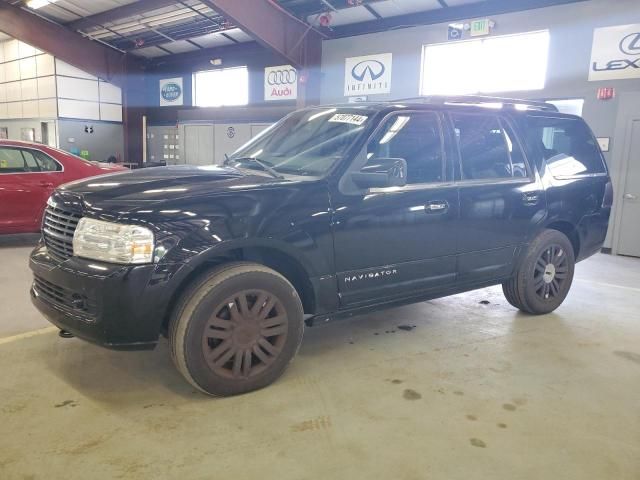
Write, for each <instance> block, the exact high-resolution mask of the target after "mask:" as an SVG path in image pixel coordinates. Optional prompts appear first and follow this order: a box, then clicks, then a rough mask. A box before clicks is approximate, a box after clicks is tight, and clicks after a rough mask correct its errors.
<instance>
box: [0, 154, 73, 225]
mask: <svg viewBox="0 0 640 480" xmlns="http://www.w3.org/2000/svg"><path fill="white" fill-rule="evenodd" d="M51 161H52V162H53V163H52V164H51V163H49V164H46V165H45V164H43V163H39V162H38V160H37V159H36V151H35V150H33V151H32V150H29V149H21V148H16V147H0V205H2V208H0V231H2V232H3V233H20V232H36V231H38V230H39V229H40V219H41V216H42V210H43V208H44V205H45V203H46V201H47V198H48V197H49V195H50V194H51V191H52V190H53V188H54V186H55V185H57V184H58V183H59V180H60V179H58V178H57V177H59V176H60V174H61V170H62V167H61V166H60V165H59V164H58V163H57V162H55V161H53V160H51ZM47 168H49V169H51V168H54V169H55V170H53V171H47ZM56 174H57V176H56Z"/></svg>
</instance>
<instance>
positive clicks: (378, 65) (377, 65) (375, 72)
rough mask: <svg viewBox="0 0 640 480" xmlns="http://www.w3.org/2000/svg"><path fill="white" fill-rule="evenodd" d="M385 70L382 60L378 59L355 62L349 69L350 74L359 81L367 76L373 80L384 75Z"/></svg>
mask: <svg viewBox="0 0 640 480" xmlns="http://www.w3.org/2000/svg"><path fill="white" fill-rule="evenodd" d="M385 70H386V69H385V67H384V64H383V63H382V62H379V61H378V60H365V61H364V62H360V63H358V64H356V66H354V67H353V69H351V76H352V77H353V78H355V79H356V80H358V81H359V82H362V81H363V80H364V79H365V78H366V77H367V76H368V77H369V78H370V79H371V80H372V81H373V80H377V79H378V78H380V77H381V76H382V75H384V72H385Z"/></svg>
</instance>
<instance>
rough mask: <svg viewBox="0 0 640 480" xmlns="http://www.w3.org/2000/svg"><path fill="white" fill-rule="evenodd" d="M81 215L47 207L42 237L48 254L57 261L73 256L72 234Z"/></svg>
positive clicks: (50, 206)
mask: <svg viewBox="0 0 640 480" xmlns="http://www.w3.org/2000/svg"><path fill="white" fill-rule="evenodd" d="M81 217H82V215H80V214H79V213H76V212H71V211H67V210H63V209H62V208H59V207H55V206H52V205H47V208H46V209H45V211H44V220H43V222H42V236H43V238H44V243H45V245H46V246H47V250H48V251H49V254H50V255H51V256H52V257H54V258H57V259H59V260H66V259H67V258H70V257H71V256H72V255H73V233H74V232H75V231H76V227H77V226H78V221H79V220H80V218H81Z"/></svg>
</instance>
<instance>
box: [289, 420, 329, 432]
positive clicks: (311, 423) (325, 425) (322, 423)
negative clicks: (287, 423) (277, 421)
mask: <svg viewBox="0 0 640 480" xmlns="http://www.w3.org/2000/svg"><path fill="white" fill-rule="evenodd" d="M331 427H332V425H331V417H325V416H322V417H317V418H313V419H311V420H305V421H304V422H300V423H296V424H294V425H291V431H292V432H295V433H300V432H310V431H318V430H329V429H330V428H331Z"/></svg>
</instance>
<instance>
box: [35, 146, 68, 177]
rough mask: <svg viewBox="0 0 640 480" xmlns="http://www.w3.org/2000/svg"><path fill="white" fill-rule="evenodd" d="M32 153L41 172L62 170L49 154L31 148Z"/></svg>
mask: <svg viewBox="0 0 640 480" xmlns="http://www.w3.org/2000/svg"><path fill="white" fill-rule="evenodd" d="M32 153H33V155H34V156H35V157H36V162H37V163H38V168H40V171H41V172H58V171H60V170H62V166H61V165H60V164H59V163H58V162H56V161H55V160H54V159H53V158H51V157H50V156H49V155H47V154H45V153H42V152H39V151H37V150H33V151H32Z"/></svg>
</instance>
